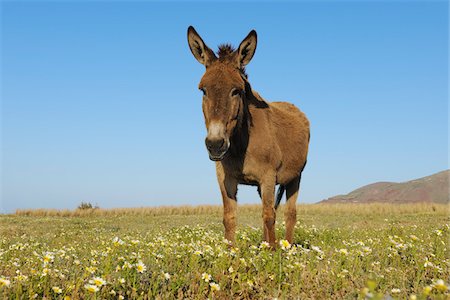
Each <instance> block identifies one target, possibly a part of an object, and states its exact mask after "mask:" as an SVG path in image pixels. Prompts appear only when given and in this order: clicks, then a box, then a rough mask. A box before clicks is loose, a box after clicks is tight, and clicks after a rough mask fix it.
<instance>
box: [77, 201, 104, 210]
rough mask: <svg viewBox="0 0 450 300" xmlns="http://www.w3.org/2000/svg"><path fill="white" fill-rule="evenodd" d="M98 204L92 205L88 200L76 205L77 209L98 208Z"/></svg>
mask: <svg viewBox="0 0 450 300" xmlns="http://www.w3.org/2000/svg"><path fill="white" fill-rule="evenodd" d="M98 208H99V207H98V205H96V206H93V205H92V204H91V203H90V202H81V204H80V205H78V207H77V209H82V210H83V209H98Z"/></svg>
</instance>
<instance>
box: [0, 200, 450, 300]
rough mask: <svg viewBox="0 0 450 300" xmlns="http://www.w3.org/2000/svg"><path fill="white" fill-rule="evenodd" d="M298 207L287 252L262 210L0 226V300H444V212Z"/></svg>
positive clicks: (35, 220)
mask: <svg viewBox="0 0 450 300" xmlns="http://www.w3.org/2000/svg"><path fill="white" fill-rule="evenodd" d="M372 208H373V209H370V207H369V208H367V207H364V208H362V207H360V206H356V205H355V206H345V207H344V208H342V207H340V208H338V207H336V206H333V205H326V206H322V207H320V208H317V205H315V206H314V205H302V206H301V207H299V213H298V220H299V221H298V222H297V226H296V231H295V238H294V241H295V243H294V244H290V243H288V242H287V241H286V240H283V235H284V226H283V221H282V212H278V219H277V237H278V238H279V243H278V244H279V246H278V247H277V249H275V250H273V249H270V248H269V245H268V244H267V243H266V242H264V241H263V240H262V228H261V227H262V226H260V224H261V223H262V221H261V219H260V208H258V207H257V206H255V207H253V208H251V209H248V208H247V209H244V210H243V211H240V214H239V220H240V222H239V227H238V232H237V238H236V244H235V245H233V246H231V245H229V243H228V241H227V240H224V238H223V227H222V224H221V214H220V210H221V208H220V207H217V208H211V209H210V211H208V210H205V211H204V212H203V213H192V214H189V213H183V214H177V213H176V210H175V211H174V210H173V209H172V210H171V213H170V214H167V215H165V214H164V212H159V213H158V214H156V215H155V214H154V215H152V214H149V213H139V211H138V209H135V210H136V211H134V212H132V213H130V212H129V213H126V212H120V213H117V214H116V215H113V214H110V213H105V214H102V213H93V214H89V215H86V216H51V215H45V214H39V215H20V214H16V215H3V216H0V233H1V236H0V298H1V299H450V290H449V288H450V287H449V279H450V272H449V270H450V257H449V233H450V226H449V217H448V207H447V206H443V205H442V206H420V207H419V208H416V209H404V208H402V209H400V208H395V207H391V206H389V207H388V208H383V206H382V205H379V206H373V207H372Z"/></svg>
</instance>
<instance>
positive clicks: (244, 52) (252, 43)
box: [237, 30, 257, 67]
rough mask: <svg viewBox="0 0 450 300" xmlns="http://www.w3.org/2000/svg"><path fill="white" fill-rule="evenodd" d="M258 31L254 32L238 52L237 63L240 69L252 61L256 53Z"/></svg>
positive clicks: (243, 42)
mask: <svg viewBox="0 0 450 300" xmlns="http://www.w3.org/2000/svg"><path fill="white" fill-rule="evenodd" d="M256 43H257V38H256V31H255V30H252V31H250V33H249V34H248V35H247V36H246V37H245V39H244V40H243V41H242V42H241V44H240V45H239V48H238V50H237V52H238V53H237V60H238V61H237V63H238V65H239V67H244V66H245V65H247V64H248V63H249V62H250V60H251V59H252V57H253V55H254V54H255V51H256Z"/></svg>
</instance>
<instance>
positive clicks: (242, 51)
mask: <svg viewBox="0 0 450 300" xmlns="http://www.w3.org/2000/svg"><path fill="white" fill-rule="evenodd" d="M187 38H188V43H189V48H190V50H191V52H192V54H193V55H194V57H195V58H196V59H197V60H198V61H199V62H200V63H201V64H203V65H204V66H205V67H206V71H205V74H204V75H203V77H202V79H201V81H200V84H199V86H198V87H199V89H200V90H201V91H202V92H203V103H202V107H203V114H204V117H205V123H206V129H207V132H208V133H207V136H206V140H205V143H206V148H207V150H208V153H209V158H210V159H211V160H213V161H215V164H216V174H217V180H218V182H219V187H220V192H221V194H222V200H223V224H224V227H225V238H226V239H227V240H228V241H229V242H230V243H231V244H234V243H235V231H236V208H237V198H236V195H237V187H238V184H244V185H253V186H257V188H258V193H259V195H260V197H261V200H262V204H263V209H262V210H263V211H262V218H263V228H264V239H265V240H266V241H267V242H269V244H270V246H271V247H272V248H275V247H276V239H275V213H276V209H277V207H278V205H279V203H280V201H281V198H282V196H283V193H284V192H285V191H286V198H287V201H286V209H285V223H286V240H287V241H289V243H292V240H293V234H294V227H295V223H296V219H297V211H296V201H297V197H298V192H299V186H300V179H301V175H302V171H303V169H304V168H305V165H306V158H307V154H308V144H309V138H310V132H309V121H308V119H307V118H306V116H305V114H304V113H302V112H301V111H300V110H299V109H298V108H296V107H295V106H294V105H293V104H290V103H287V102H272V103H269V102H267V101H266V100H264V99H263V98H262V97H261V96H260V95H259V94H258V93H257V92H256V91H254V90H253V89H252V88H251V86H250V83H249V81H248V77H247V74H246V72H245V66H246V65H247V64H248V63H249V62H250V60H251V59H252V57H253V55H254V54H255V50H256V43H257V38H256V31H255V30H252V31H251V32H250V33H249V34H248V35H247V37H246V38H245V39H244V40H243V41H242V42H241V44H240V45H239V47H238V48H237V49H234V48H233V47H232V46H231V45H229V44H222V45H220V46H219V51H218V52H217V56H216V55H215V54H214V52H213V51H212V50H211V49H210V48H208V46H206V44H205V43H204V42H203V40H202V38H201V37H200V35H199V34H198V33H197V32H196V31H195V29H194V27H192V26H190V27H189V28H188V31H187ZM277 184H279V188H278V192H277V196H276V200H275V186H276V185H277Z"/></svg>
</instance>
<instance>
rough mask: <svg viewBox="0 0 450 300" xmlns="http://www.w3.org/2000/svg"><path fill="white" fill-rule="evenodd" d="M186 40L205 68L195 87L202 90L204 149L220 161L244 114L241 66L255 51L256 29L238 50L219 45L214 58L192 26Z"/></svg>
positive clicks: (243, 88)
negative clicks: (204, 128) (204, 131)
mask: <svg viewBox="0 0 450 300" xmlns="http://www.w3.org/2000/svg"><path fill="white" fill-rule="evenodd" d="M187 35H188V42H189V48H190V49H191V52H192V54H193V55H194V57H195V58H196V59H197V60H198V61H199V62H200V63H201V64H203V65H204V66H205V67H206V71H205V74H204V75H203V77H202V79H201V80H200V84H199V85H198V88H199V89H200V90H201V91H202V92H203V104H202V106H203V114H204V116H205V123H206V129H207V130H208V135H207V136H206V140H205V143H206V148H207V149H208V152H209V158H210V159H211V160H215V161H218V160H221V159H222V158H223V157H224V156H225V154H226V153H227V151H228V149H229V148H230V137H231V135H232V134H233V131H234V129H235V128H236V126H239V124H240V122H241V121H242V117H243V113H244V102H243V101H244V96H245V86H246V80H245V78H246V75H245V70H244V68H245V65H247V64H248V63H249V62H250V60H251V59H252V57H253V54H254V53H255V50H256V31H254V30H252V31H251V32H250V33H249V34H248V35H247V37H246V38H245V39H244V40H243V41H242V42H241V44H240V45H239V47H238V49H236V50H234V49H233V48H232V47H231V46H230V45H222V46H219V51H218V57H217V56H216V55H215V54H214V52H213V51H212V50H211V49H210V48H208V46H206V45H205V43H204V42H203V40H202V38H201V37H200V35H199V34H198V33H197V32H196V31H195V29H194V27H192V26H190V27H189V28H188V33H187Z"/></svg>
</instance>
